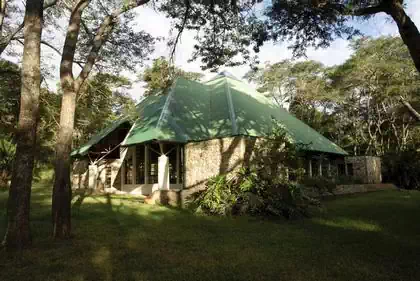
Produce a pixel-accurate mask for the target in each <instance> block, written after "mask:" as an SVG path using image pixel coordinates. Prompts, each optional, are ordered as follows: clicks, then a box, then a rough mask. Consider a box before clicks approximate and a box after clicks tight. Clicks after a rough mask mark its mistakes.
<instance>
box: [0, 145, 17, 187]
mask: <svg viewBox="0 0 420 281" xmlns="http://www.w3.org/2000/svg"><path fill="white" fill-rule="evenodd" d="M15 153H16V145H15V144H14V143H12V142H11V141H10V140H9V139H7V138H1V137H0V186H6V185H7V182H8V181H9V180H10V177H11V175H12V163H13V160H14V157H15Z"/></svg>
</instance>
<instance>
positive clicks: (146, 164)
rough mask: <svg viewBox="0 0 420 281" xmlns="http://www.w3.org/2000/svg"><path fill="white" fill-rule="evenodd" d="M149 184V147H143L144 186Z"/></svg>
mask: <svg viewBox="0 0 420 281" xmlns="http://www.w3.org/2000/svg"><path fill="white" fill-rule="evenodd" d="M148 183H149V145H148V144H145V145H144V184H148Z"/></svg>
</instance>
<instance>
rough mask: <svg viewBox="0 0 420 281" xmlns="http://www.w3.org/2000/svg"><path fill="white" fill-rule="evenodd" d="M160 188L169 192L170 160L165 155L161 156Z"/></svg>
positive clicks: (159, 169) (159, 164)
mask: <svg viewBox="0 0 420 281" xmlns="http://www.w3.org/2000/svg"><path fill="white" fill-rule="evenodd" d="M158 186H159V189H164V190H169V158H168V156H166V155H164V154H162V155H161V156H159V163H158Z"/></svg>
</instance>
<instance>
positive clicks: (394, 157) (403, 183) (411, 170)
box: [382, 148, 420, 189]
mask: <svg viewBox="0 0 420 281" xmlns="http://www.w3.org/2000/svg"><path fill="white" fill-rule="evenodd" d="M382 165H383V166H384V169H383V177H384V181H391V182H393V183H395V185H397V186H398V187H400V188H407V189H420V173H419V171H420V151H419V150H418V149H417V148H409V149H407V150H405V151H401V152H389V153H387V154H385V155H384V156H383V157H382Z"/></svg>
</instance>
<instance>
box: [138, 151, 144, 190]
mask: <svg viewBox="0 0 420 281" xmlns="http://www.w3.org/2000/svg"><path fill="white" fill-rule="evenodd" d="M136 166H137V167H136V184H144V183H145V182H144V172H145V166H144V145H137V146H136Z"/></svg>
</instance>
